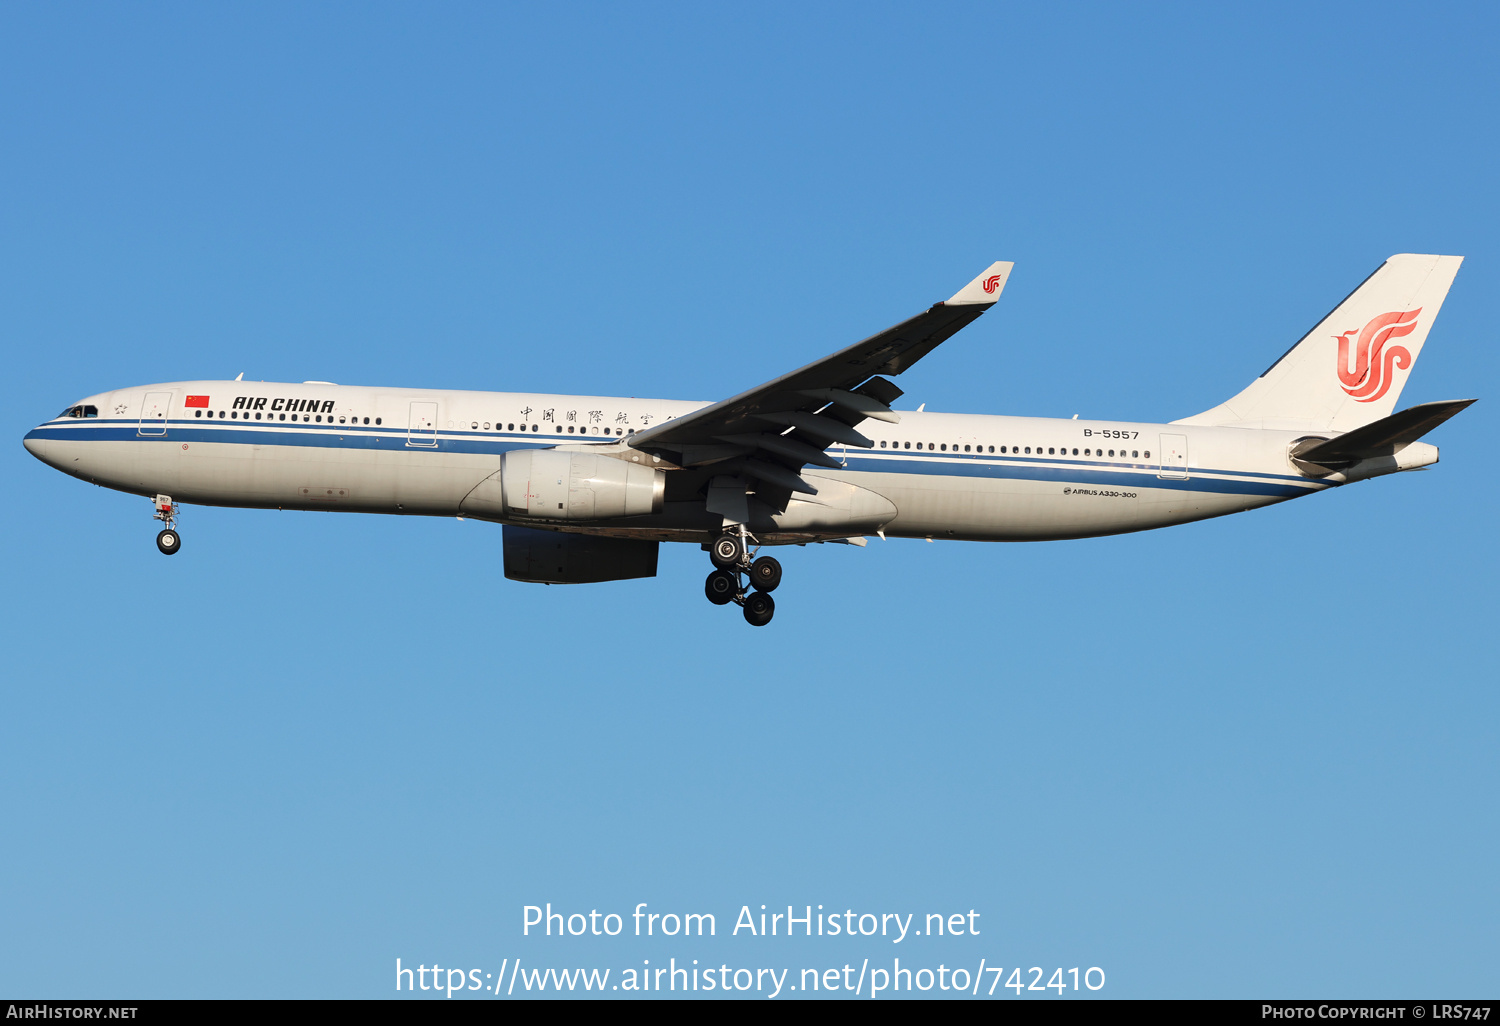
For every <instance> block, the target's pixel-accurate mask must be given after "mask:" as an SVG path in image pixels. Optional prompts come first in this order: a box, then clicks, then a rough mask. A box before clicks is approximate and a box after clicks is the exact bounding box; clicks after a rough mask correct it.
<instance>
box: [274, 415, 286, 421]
mask: <svg viewBox="0 0 1500 1026" xmlns="http://www.w3.org/2000/svg"><path fill="white" fill-rule="evenodd" d="M276 419H277V420H286V414H284V413H282V414H279V415H278V416H277V417H276Z"/></svg>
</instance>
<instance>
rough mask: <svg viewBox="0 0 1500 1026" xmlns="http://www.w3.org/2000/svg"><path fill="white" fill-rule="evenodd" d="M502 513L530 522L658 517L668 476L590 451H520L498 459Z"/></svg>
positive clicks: (659, 471)
mask: <svg viewBox="0 0 1500 1026" xmlns="http://www.w3.org/2000/svg"><path fill="white" fill-rule="evenodd" d="M499 477H500V488H501V494H502V505H503V506H504V513H505V515H506V516H510V517H525V518H527V519H531V520H605V519H608V518H610V517H635V516H641V515H643V514H646V513H660V512H661V510H662V505H663V503H664V502H665V500H666V489H667V475H666V472H665V471H661V470H654V469H652V468H651V467H643V466H640V465H639V464H634V463H626V462H625V461H624V460H617V459H613V458H611V457H609V456H595V455H593V454H592V453H586V452H560V451H558V450H555V449H518V450H515V451H513V452H508V453H506V454H505V455H504V456H502V457H501V459H500V474H499Z"/></svg>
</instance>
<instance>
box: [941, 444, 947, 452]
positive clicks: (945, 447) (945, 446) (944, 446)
mask: <svg viewBox="0 0 1500 1026" xmlns="http://www.w3.org/2000/svg"><path fill="white" fill-rule="evenodd" d="M942 450H943V451H944V452H947V451H948V443H947V442H944V443H943V445H942Z"/></svg>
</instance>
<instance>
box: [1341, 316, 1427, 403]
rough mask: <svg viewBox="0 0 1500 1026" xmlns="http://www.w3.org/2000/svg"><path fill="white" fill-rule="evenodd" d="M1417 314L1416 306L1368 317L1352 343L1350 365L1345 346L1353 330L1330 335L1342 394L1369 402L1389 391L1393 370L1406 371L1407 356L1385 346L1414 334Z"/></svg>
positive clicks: (1399, 348)
mask: <svg viewBox="0 0 1500 1026" xmlns="http://www.w3.org/2000/svg"><path fill="white" fill-rule="evenodd" d="M1421 312H1422V308H1421V307H1417V308H1416V309H1415V310H1406V311H1392V312H1391V313H1383V314H1381V315H1380V316H1379V317H1373V318H1371V319H1370V323H1369V324H1366V325H1365V326H1364V329H1363V330H1361V331H1360V332H1359V340H1358V341H1357V342H1355V343H1354V362H1353V363H1352V364H1351V363H1350V361H1349V343H1350V336H1351V335H1353V334H1354V330H1353V329H1351V330H1349V331H1346V332H1344V333H1343V334H1342V335H1335V336H1333V337H1334V338H1336V339H1338V340H1339V381H1340V382H1342V387H1343V389H1344V391H1345V392H1348V393H1349V394H1350V395H1351V396H1353V397H1354V399H1355V400H1356V401H1357V402H1362V403H1373V402H1374V401H1375V400H1376V399H1379V398H1380V397H1381V396H1383V395H1385V393H1386V392H1387V391H1388V390H1389V389H1390V387H1391V374H1392V371H1393V370H1406V369H1407V368H1408V367H1410V366H1411V353H1410V352H1408V351H1407V349H1406V347H1405V346H1390V347H1389V348H1387V347H1386V343H1387V342H1389V341H1390V340H1391V339H1393V338H1401V337H1402V336H1403V335H1410V334H1411V333H1412V332H1414V331H1416V330H1417V315H1418V314H1420V313H1421Z"/></svg>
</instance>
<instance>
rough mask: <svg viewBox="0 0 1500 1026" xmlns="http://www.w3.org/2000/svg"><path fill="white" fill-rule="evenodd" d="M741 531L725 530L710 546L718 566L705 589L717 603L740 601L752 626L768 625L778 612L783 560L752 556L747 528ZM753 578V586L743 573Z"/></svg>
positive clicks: (706, 582) (714, 561)
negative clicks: (776, 595) (743, 580)
mask: <svg viewBox="0 0 1500 1026" xmlns="http://www.w3.org/2000/svg"><path fill="white" fill-rule="evenodd" d="M740 532H741V533H739V534H729V533H726V534H721V535H719V537H717V538H715V539H714V541H713V544H712V545H710V546H709V547H708V558H709V559H710V560H712V561H713V564H714V566H715V567H717V568H718V569H716V570H715V571H714V572H713V573H711V574H709V575H708V580H706V581H704V582H703V591H704V593H705V594H707V596H708V600H709V601H710V602H712V603H713V604H714V605H716V606H725V605H728V604H729V603H731V602H738V603H739V604H740V606H741V607H743V609H744V612H745V620H746V622H748V623H749V624H750V625H751V626H752V627H764V626H765V625H766V624H768V623H770V622H771V617H773V616H775V615H776V602H775V601H774V600H773V599H772V598H771V592H773V591H775V590H776V586H777V585H778V584H780V583H781V564H780V563H779V562H777V561H776V560H775V559H774V558H772V557H771V556H761V557H760V558H759V559H755V560H752V559H751V558H750V556H751V554H750V552H749V551H748V550H747V548H746V538H747V537H748V536H747V535H746V534H745V533H744V528H741V529H740ZM741 574H744V575H745V576H746V577H748V578H749V579H750V588H751V589H754V590H749V589H747V588H746V586H745V585H744V584H743V583H741V581H740V575H741Z"/></svg>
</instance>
